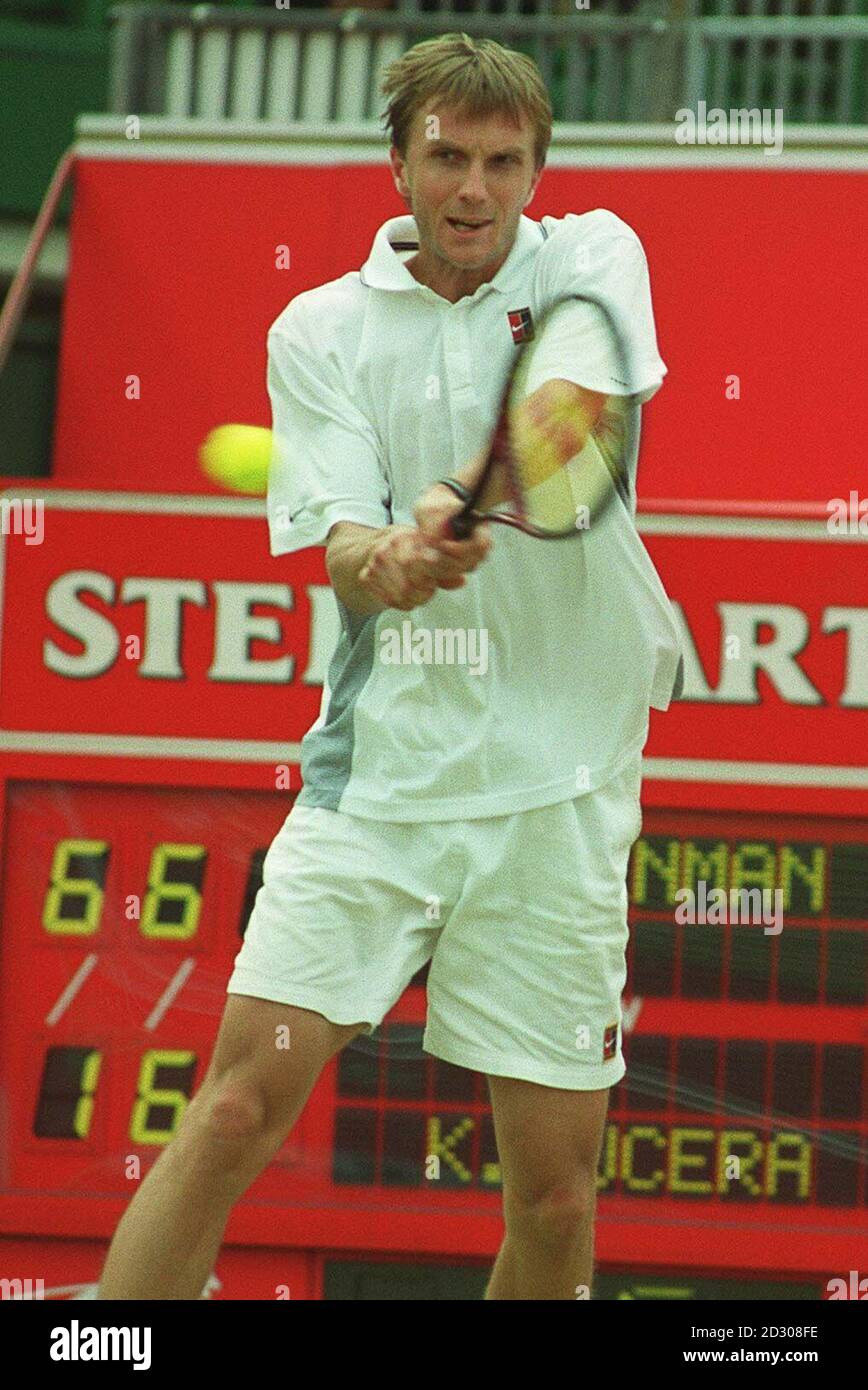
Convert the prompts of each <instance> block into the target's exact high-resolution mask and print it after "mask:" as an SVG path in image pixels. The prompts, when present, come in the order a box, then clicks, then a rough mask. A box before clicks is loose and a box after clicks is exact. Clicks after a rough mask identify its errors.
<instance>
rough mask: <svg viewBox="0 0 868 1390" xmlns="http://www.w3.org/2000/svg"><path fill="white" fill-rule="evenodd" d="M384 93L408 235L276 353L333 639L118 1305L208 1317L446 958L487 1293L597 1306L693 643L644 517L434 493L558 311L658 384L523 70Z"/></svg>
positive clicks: (107, 1294)
mask: <svg viewBox="0 0 868 1390" xmlns="http://www.w3.org/2000/svg"><path fill="white" fill-rule="evenodd" d="M384 92H385V94H386V96H387V97H388V98H389V107H388V112H387V121H388V127H389V131H390V134H391V138H392V150H391V161H392V170H393V174H394V179H395V184H396V187H397V189H398V191H399V193H400V194H401V196H402V197H403V198H404V199H405V201H406V203H407V204H408V206H409V208H410V210H411V213H412V216H402V217H396V218H393V219H391V220H390V221H388V222H387V223H386V224H385V225H384V226H383V227H381V228H380V230H379V232H378V233H377V235H376V237H375V239H374V244H373V249H372V251H371V254H370V256H369V257H368V259H367V260H366V262H365V264H364V266H363V267H362V269H361V270H360V271H351V272H348V273H347V274H346V275H344V276H342V277H341V278H340V279H338V280H335V281H333V282H331V283H329V284H326V285H323V286H321V287H320V288H319V289H314V290H311V291H308V292H306V293H303V294H299V295H297V296H296V298H295V299H294V300H293V301H292V303H291V304H290V305H289V307H288V308H287V309H286V310H285V311H284V312H283V313H282V314H281V315H280V317H279V318H278V319H277V321H276V322H275V324H274V325H273V327H272V329H271V332H270V334H269V389H270V395H271V401H272V406H273V414H274V429H275V433H276V436H277V438H278V441H279V445H280V451H279V458H278V460H277V462H276V464H275V466H274V467H273V470H272V477H271V480H270V485H269V494H268V518H269V524H270V535H271V550H272V554H274V555H281V554H286V553H289V552H291V551H295V550H300V549H303V548H304V547H306V546H311V545H319V544H322V543H323V542H325V543H326V546H327V550H326V560H327V565H328V571H329V574H330V577H331V581H332V585H333V588H334V592H335V595H336V597H337V602H338V607H339V611H340V618H341V634H340V640H339V643H338V646H337V650H336V652H335V654H334V658H333V661H332V663H331V666H330V669H329V673H328V681H327V686H326V689H325V690H324V697H323V705H322V711H321V715H320V718H319V720H318V721H317V723H316V724H315V725H314V727H313V728H312V729H311V730H310V732H309V733H308V735H307V737H306V739H305V741H304V746H303V758H302V768H303V774H304V789H303V791H302V792H301V794H300V796H299V797H298V800H297V802H296V804H295V806H294V807H293V809H292V811H291V813H290V814H289V816H288V817H287V820H286V822H285V823H284V825H283V828H282V829H281V831H280V832H279V834H278V835H277V837H276V839H275V840H274V842H273V844H272V845H271V848H270V850H269V852H268V856H267V858H266V861H265V866H264V883H263V887H262V888H261V890H260V892H259V894H258V896H257V899H256V904H255V907H254V910H253V913H252V915H251V918H250V922H249V924H248V927H247V932H246V936H245V940H244V944H243V946H242V949H241V950H240V952H239V953H238V956H237V959H236V962H235V969H234V972H233V974H232V977H231V979H230V981H229V984H228V991H229V999H228V1001H227V1005H226V1009H225V1013H224V1017H223V1020H222V1023H221V1027H220V1033H219V1037H218V1040H217V1045H216V1048H215V1052H214V1056H213V1058H212V1061H211V1066H210V1069H209V1071H208V1075H207V1076H206V1078H205V1080H204V1082H203V1084H202V1086H201V1087H200V1089H199V1091H198V1092H197V1093H196V1095H195V1096H194V1098H193V1100H192V1102H191V1103H190V1105H189V1107H188V1109H187V1111H186V1114H185V1116H184V1120H183V1122H182V1124H181V1126H180V1129H179V1132H178V1134H177V1136H176V1137H175V1139H174V1140H173V1142H172V1143H171V1144H170V1145H169V1146H168V1148H167V1149H166V1150H165V1151H164V1153H163V1154H162V1155H161V1157H160V1159H159V1161H158V1163H157V1164H156V1165H155V1166H154V1168H153V1170H152V1172H151V1173H150V1174H149V1176H148V1178H147V1180H146V1181H145V1183H144V1184H143V1186H142V1188H141V1190H140V1192H139V1194H138V1195H137V1197H136V1199H135V1200H134V1201H133V1202H132V1204H131V1206H130V1207H129V1209H128V1211H127V1213H126V1215H125V1216H124V1218H123V1221H122V1222H121V1225H120V1227H119V1229H118V1232H117V1234H116V1237H115V1240H114V1243H113V1245H112V1249H111V1252H110V1255H109V1258H108V1262H107V1265H106V1269H105V1272H104V1277H103V1284H102V1286H101V1297H104V1298H155V1297H156V1298H195V1297H197V1296H198V1295H199V1293H200V1291H201V1289H202V1287H203V1285H204V1284H205V1281H206V1279H207V1277H208V1274H209V1272H210V1270H211V1268H212V1265H213V1262H214V1259H215V1257H216V1254H217V1251H218V1248H219V1245H220V1240H221V1237H222V1233H223V1230H224V1227H225V1224H226V1220H227V1217H228V1214H229V1211H230V1210H231V1208H232V1206H233V1204H234V1202H236V1201H237V1200H238V1198H239V1197H240V1196H241V1194H242V1193H243V1192H244V1191H245V1189H246V1188H247V1187H248V1186H249V1184H250V1183H251V1182H252V1181H253V1179H254V1178H255V1177H256V1175H257V1174H258V1173H259V1172H261V1170H262V1169H263V1168H264V1167H265V1165H266V1164H267V1163H268V1162H269V1160H270V1159H271V1157H272V1156H273V1155H274V1153H275V1152H276V1151H277V1149H279V1147H280V1146H281V1144H282V1143H283V1141H284V1139H285V1138H286V1135H287V1134H288V1132H289V1131H290V1129H291V1128H292V1126H293V1124H294V1123H295V1120H296V1118H297V1117H298V1115H299V1113H300V1111H301V1109H302V1107H303V1105H304V1102H305V1100H306V1098H307V1096H308V1094H309V1092H310V1090H311V1088H312V1086H313V1084H314V1082H315V1081H316V1079H317V1077H318V1075H319V1073H320V1071H321V1069H322V1067H323V1065H324V1064H325V1062H326V1061H327V1060H328V1059H329V1058H330V1057H331V1056H333V1055H334V1054H335V1053H336V1052H337V1051H339V1050H340V1048H342V1047H343V1046H345V1045H346V1043H347V1042H349V1041H350V1039H352V1038H353V1037H354V1036H356V1035H357V1034H358V1033H361V1032H368V1033H370V1032H372V1031H373V1029H374V1028H375V1027H376V1026H377V1025H378V1024H379V1023H380V1022H381V1020H382V1019H383V1017H384V1015H385V1014H386V1013H387V1012H388V1011H389V1009H390V1008H391V1007H392V1006H393V1005H394V1004H395V1002H396V1001H397V1000H398V998H399V997H400V995H401V994H402V992H403V990H404V988H405V986H406V985H407V984H408V982H409V981H410V979H411V978H412V977H413V976H414V975H415V974H416V972H417V971H418V970H419V969H420V967H422V966H423V965H424V964H425V963H426V962H428V961H430V971H429V976H428V1016H427V1026H426V1030H425V1035H424V1042H423V1045H424V1047H425V1049H426V1051H428V1052H430V1053H432V1054H433V1055H434V1056H437V1057H440V1058H443V1059H445V1060H446V1061H449V1062H452V1063H455V1064H457V1065H459V1066H463V1067H470V1068H475V1069H478V1070H480V1071H482V1072H484V1073H485V1074H486V1075H487V1076H488V1079H489V1087H490V1094H491V1101H492V1106H493V1114H494V1122H495V1132H496V1138H497V1144H498V1150H499V1155H500V1161H501V1167H502V1177H503V1209H504V1217H505V1228H506V1235H505V1239H504V1242H503V1245H502V1247H501V1250H500V1253H499V1255H498V1257H497V1261H496V1264H495V1266H494V1270H493V1274H492V1277H491V1281H490V1284H489V1287H488V1290H487V1295H486V1296H487V1297H488V1298H491V1299H503V1298H508V1299H532V1298H543V1299H573V1298H576V1297H584V1296H587V1295H588V1292H589V1290H590V1286H591V1279H592V1268H593V1222H594V1207H595V1194H596V1171H597V1165H598V1161H599V1155H600V1148H601V1142H602V1135H603V1126H604V1120H605V1115H606V1107H607V1100H608V1093H609V1088H610V1086H612V1084H613V1083H615V1082H617V1081H619V1080H620V1079H621V1077H622V1076H623V1075H624V1070H625V1067H624V1061H623V1057H622V1051H621V1029H620V1024H621V1013H620V1000H621V994H622V990H623V987H624V983H625V975H626V971H625V958H624V951H625V945H626V941H627V925H626V906H627V904H626V887H625V875H626V866H627V859H628V855H629V850H630V847H631V845H632V843H633V841H634V840H635V838H636V836H637V835H638V833H639V829H640V825H641V813H640V805H639V791H640V781H641V753H642V747H643V745H644V743H645V739H646V736H647V730H648V713H649V707H650V706H652V705H653V706H656V707H657V708H659V709H665V708H666V707H667V706H668V704H669V701H670V698H671V696H672V694H673V688H674V685H675V681H676V675H677V664H678V656H679V650H678V633H677V628H676V625H675V621H674V617H673V613H672V610H671V607H670V605H669V601H668V599H667V598H666V595H665V592H664V590H663V588H662V586H661V584H660V581H659V578H658V576H657V574H656V572H655V570H654V567H653V565H652V564H651V561H650V558H649V556H648V554H647V552H646V550H645V548H644V546H643V545H642V543H641V541H640V539H639V537H638V534H637V532H636V529H635V526H634V524H633V518H632V515H631V508H630V507H629V506H619V507H618V508H616V509H614V510H610V512H609V514H608V519H607V523H606V532H605V538H603V536H602V535H601V536H594V535H592V534H591V533H589V534H588V536H586V537H583V538H581V539H577V540H575V541H563V542H556V543H555V542H553V543H551V544H544V543H542V542H540V541H536V540H532V539H530V538H528V537H527V536H525V535H522V534H517V533H514V532H512V531H509V530H508V529H507V528H505V527H504V528H502V530H501V534H499V535H498V536H497V538H496V540H495V541H494V543H493V544H492V537H491V534H490V533H489V530H488V529H487V528H486V527H485V526H482V527H479V528H478V529H477V530H476V531H475V532H474V533H473V534H472V535H471V537H470V538H468V539H467V540H462V541H457V540H454V539H452V538H451V535H450V528H449V518H450V517H451V516H453V515H454V514H455V513H456V512H457V511H459V510H460V508H461V505H462V504H461V501H460V500H459V498H458V496H456V494H455V492H454V491H453V490H452V489H451V488H450V487H448V486H446V485H443V484H441V483H440V482H439V481H438V480H439V479H441V478H443V477H444V476H450V475H451V476H452V477H453V478H457V479H458V480H459V481H463V482H464V483H471V482H472V481H473V479H474V477H475V474H476V471H477V470H478V469H479V466H480V457H481V453H482V451H483V450H484V446H485V443H486V440H487V438H488V436H489V434H490V431H491V429H492V426H493V424H494V421H495V418H496V415H497V407H498V403H499V400H500V395H501V391H502V387H503V383H504V380H505V378H506V376H507V373H508V369H509V366H510V362H511V360H512V358H513V356H514V353H515V343H516V340H517V339H518V338H520V337H521V335H522V332H523V326H524V327H525V328H526V326H527V325H528V324H529V323H530V322H532V321H533V318H534V316H536V315H537V314H539V313H540V312H542V311H543V310H544V309H545V307H546V306H547V305H548V304H549V303H550V302H551V301H552V300H553V299H554V298H557V297H559V296H561V295H565V294H569V293H570V290H571V289H573V290H575V291H576V292H579V291H581V289H582V288H583V287H585V288H590V289H592V290H593V291H594V292H595V293H597V294H598V295H606V296H608V297H609V299H610V301H611V302H612V303H613V304H614V305H616V306H617V308H618V309H619V311H620V312H621V314H622V316H623V318H624V320H625V322H626V323H627V324H629V327H630V332H631V335H632V339H633V342H632V347H633V352H634V355H635V358H636V360H637V362H638V364H639V365H638V379H637V380H636V382H635V385H636V393H635V401H634V402H633V408H635V409H637V410H638V408H639V405H638V402H639V401H642V400H645V399H647V398H648V397H649V396H650V395H651V394H653V392H654V391H655V390H656V389H657V388H658V387H659V385H660V383H661V381H662V379H663V375H664V373H665V371H666V368H665V366H664V364H663V362H662V361H661V359H660V356H659V354H658V351H657V345H656V339H655V331H654V323H653V317H652V311H651V300H650V292H649V284H648V272H647V266H646V261H645V256H644V253H643V251H642V247H641V245H640V242H639V240H638V238H637V236H636V235H635V233H634V232H633V231H632V230H631V229H630V227H628V226H627V225H626V224H625V223H624V222H623V221H621V220H620V219H619V218H618V217H617V216H615V215H614V214H613V213H611V212H607V211H602V210H597V211H592V212H586V213H582V214H579V215H576V214H568V215H567V216H566V217H563V218H554V217H543V218H542V220H541V221H540V222H536V221H533V220H531V219H530V218H528V217H527V216H526V215H525V214H524V209H525V208H526V207H527V205H528V204H529V203H530V201H531V199H532V197H533V195H534V192H535V190H536V188H537V184H538V182H539V179H540V176H541V173H542V167H543V163H544V160H545V156H546V151H547V148H548V144H549V140H550V136H551V107H550V104H549V100H548V96H547V94H546V92H545V89H544V86H543V83H542V80H541V77H540V74H539V71H538V70H537V68H536V67H535V65H534V64H533V63H532V62H531V61H530V60H529V59H528V58H526V57H524V56H522V55H520V54H518V53H513V52H510V51H508V50H507V49H505V48H503V47H501V46H500V45H498V44H497V43H494V42H492V41H489V40H482V41H474V40H471V39H469V38H468V37H467V36H465V35H458V34H450V35H447V36H445V37H443V38H439V39H436V40H430V41H426V42H424V43H420V44H418V45H417V46H416V47H415V48H412V49H410V50H409V52H407V53H405V54H404V56H403V57H402V58H400V59H399V60H398V61H397V62H395V63H393V64H392V65H391V67H390V69H389V70H388V73H387V78H386V82H385V85H384ZM577 312H579V310H578V309H577ZM583 341H584V340H583V324H582V322H581V317H580V316H579V317H578V318H577V321H576V343H575V351H574V352H569V351H566V350H565V360H564V362H563V364H561V367H560V369H559V375H560V376H562V377H563V379H565V380H567V381H571V382H573V383H575V384H576V385H577V386H581V384H582V373H583V371H586V370H587V363H586V361H585V359H584V356H583ZM632 464H633V467H634V468H635V459H634V460H633V461H632ZM633 505H634V506H635V498H634V499H633ZM438 632H439V633H440V635H441V636H440V643H441V645H440V647H439V648H438V645H437V640H435V639H436V637H437V633H438ZM443 634H451V635H452V636H451V638H450V639H449V642H450V644H449V645H448V647H447V646H446V645H444V641H445V639H444V638H443ZM438 651H439V652H440V657H441V659H440V660H438V655H437V654H438ZM282 1025H288V1027H289V1032H290V1037H291V1046H290V1048H289V1049H288V1050H287V1049H286V1048H285V1047H280V1046H279V1045H277V1042H276V1039H277V1037H278V1035H279V1032H280V1029H281V1026H282ZM418 1157H419V1163H420V1166H421V1165H423V1164H424V1162H425V1157H426V1156H425V1155H424V1154H422V1153H420V1154H419V1156H418Z"/></svg>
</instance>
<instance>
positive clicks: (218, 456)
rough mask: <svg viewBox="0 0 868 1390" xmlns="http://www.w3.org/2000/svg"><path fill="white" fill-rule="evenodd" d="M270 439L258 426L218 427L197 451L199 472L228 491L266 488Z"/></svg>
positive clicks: (264, 490) (265, 489)
mask: <svg viewBox="0 0 868 1390" xmlns="http://www.w3.org/2000/svg"><path fill="white" fill-rule="evenodd" d="M272 444H273V436H272V433H271V430H266V429H263V428H262V427H261V426H260V425H218V426H217V429H215V430H212V431H211V433H210V434H209V435H208V438H207V439H206V440H205V442H204V444H203V445H202V447H201V449H200V450H199V463H200V465H201V468H202V472H203V473H205V474H206V475H207V477H209V478H210V479H211V481H212V482H215V483H219V484H220V486H221V487H225V488H227V489H228V491H229V492H252V493H257V494H259V495H260V496H261V495H262V494H264V493H265V492H266V491H267V488H268V466H269V464H270V462H271V449H272Z"/></svg>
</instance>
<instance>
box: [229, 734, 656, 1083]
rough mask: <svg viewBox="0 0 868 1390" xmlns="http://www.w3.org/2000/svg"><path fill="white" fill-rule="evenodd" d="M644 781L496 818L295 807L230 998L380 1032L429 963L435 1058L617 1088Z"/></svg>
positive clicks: (273, 851)
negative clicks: (271, 1003) (426, 818)
mask: <svg viewBox="0 0 868 1390" xmlns="http://www.w3.org/2000/svg"><path fill="white" fill-rule="evenodd" d="M641 778H642V762H641V757H640V756H638V755H637V757H636V758H635V759H634V760H632V761H631V762H630V764H629V765H628V767H627V769H626V770H625V771H623V772H620V773H618V774H617V775H616V776H615V777H613V778H611V779H610V780H609V781H608V782H607V783H606V784H605V786H603V787H600V788H598V789H597V790H596V791H593V792H586V793H585V794H584V795H582V796H578V797H576V799H575V800H574V801H562V802H558V803H556V804H555V805H552V806H543V807H540V808H538V809H537V810H533V811H521V812H518V813H516V814H514V815H506V816H491V817H487V818H485V819H481V820H462V821H446V822H443V821H437V822H433V823H423V824H419V823H406V822H397V823H396V822H389V823H384V822H381V821H373V820H367V819H364V820H363V819H361V818H359V817H357V816H349V815H346V814H344V813H342V812H338V811H329V810H325V809H323V808H321V807H310V806H295V807H294V808H293V809H292V811H290V813H289V815H288V816H287V818H286V820H285V822H284V824H283V826H282V828H281V829H280V831H279V832H278V834H277V836H276V837H275V839H274V841H273V843H272V845H271V847H270V849H269V851H268V854H267V855H266V857H265V862H264V866H263V883H262V887H261V888H260V890H259V892H258V894H257V896H256V901H255V904H254V907H253V911H252V913H251V915H250V920H249V922H248V925H247V931H246V934H245V937H244V944H243V945H242V947H241V950H240V951H239V952H238V955H237V956H236V958H235V968H234V971H233V973H232V976H231V977H230V980H229V983H228V985H227V992H228V993H229V994H246V995H252V996H255V997H258V998H261V999H270V1000H276V1001H277V1002H279V1003H283V1004H295V1005H297V1006H298V1007H300V1008H304V1009H313V1010H315V1011H316V1012H318V1013H321V1014H323V1015H324V1016H325V1017H326V1018H328V1019H330V1020H331V1021H332V1022H334V1023H361V1022H366V1023H367V1024H368V1031H369V1032H373V1030H374V1028H375V1027H376V1026H377V1025H379V1023H380V1022H381V1021H382V1019H383V1018H384V1017H385V1015H386V1014H387V1013H388V1012H389V1010H390V1009H391V1008H392V1007H393V1005H394V1004H395V1003H396V1002H397V1001H398V999H399V998H400V997H401V995H402V993H403V992H404V989H405V988H406V986H407V985H408V983H409V982H410V980H411V979H412V978H413V976H414V975H415V974H416V972H417V971H418V970H420V969H421V968H422V966H423V965H425V963H426V962H427V961H429V960H430V962H431V964H430V969H429V972H428V981H427V992H428V1010H427V1022H426V1028H425V1034H424V1037H423V1041H422V1046H423V1048H424V1049H425V1051H426V1052H429V1053H432V1054H433V1055H434V1056H435V1057H441V1058H443V1059H444V1060H445V1061H447V1062H453V1063H455V1064H456V1065H457V1066H461V1067H470V1068H472V1069H474V1070H476V1071H481V1072H486V1073H489V1074H491V1075H494V1076H512V1077H517V1078H520V1079H523V1080H526V1081H536V1082H538V1083H540V1084H542V1085H546V1086H558V1087H563V1088H565V1089H568V1090H579V1091H586V1090H587V1091H591V1090H598V1089H601V1088H604V1087H607V1086H611V1085H614V1084H615V1083H616V1082H618V1081H620V1080H621V1078H622V1077H623V1075H624V1072H625V1066H624V1059H623V1055H622V1052H621V994H622V992H623V989H624V983H625V980H626V974H627V971H626V962H625V949H626V945H627V934H628V933H627V885H626V876H627V861H628V858H629V854H630V848H631V846H632V844H633V842H634V840H635V839H636V837H637V836H638V834H639V831H640V829H641V826H642V813H641V809H640V804H639V792H640V786H641Z"/></svg>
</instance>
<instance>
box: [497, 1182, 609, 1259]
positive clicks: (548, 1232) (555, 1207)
mask: <svg viewBox="0 0 868 1390" xmlns="http://www.w3.org/2000/svg"><path fill="white" fill-rule="evenodd" d="M595 1196H596V1193H595V1187H594V1185H592V1184H589V1183H587V1182H583V1181H580V1180H577V1181H575V1182H572V1183H569V1184H563V1185H558V1186H554V1187H548V1188H542V1189H537V1190H530V1191H528V1190H525V1191H521V1190H518V1191H512V1192H510V1191H508V1190H507V1191H506V1192H505V1193H504V1219H505V1222H506V1227H507V1231H508V1232H509V1233H510V1234H511V1235H514V1236H516V1237H517V1238H518V1239H520V1240H526V1241H531V1242H533V1243H535V1244H542V1245H546V1246H561V1245H572V1244H574V1243H575V1241H576V1240H578V1239H579V1238H580V1237H581V1235H582V1230H583V1227H584V1225H585V1224H586V1222H587V1221H588V1220H589V1219H592V1218H593V1214H594V1206H595Z"/></svg>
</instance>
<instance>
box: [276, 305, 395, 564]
mask: <svg viewBox="0 0 868 1390" xmlns="http://www.w3.org/2000/svg"><path fill="white" fill-rule="evenodd" d="M293 311H296V312H293ZM313 341H314V340H313V339H312V337H309V336H308V335H307V332H306V328H305V318H304V315H303V314H302V313H301V312H298V306H297V305H296V303H295V302H293V304H292V305H290V309H289V310H288V311H286V312H285V313H284V314H283V315H282V316H281V318H280V319H279V320H278V321H277V322H276V323H275V324H274V325H272V328H271V329H270V331H269V334H268V374H267V380H268V395H269V398H270V400H271V412H272V430H273V433H274V452H273V455H272V460H271V467H270V470H269V478H268V498H267V504H266V510H267V515H268V528H269V536H270V542H271V554H272V555H286V554H289V553H290V552H292V551H295V550H304V549H305V548H306V547H307V546H311V545H322V544H323V542H324V541H325V539H326V537H327V535H328V533H329V530H330V529H331V527H332V526H333V525H334V524H335V522H337V521H355V522H358V524H359V525H361V526H373V527H377V526H388V525H389V523H390V521H391V516H390V512H389V503H390V496H389V485H388V479H387V475H386V470H385V467H384V463H383V460H382V457H381V450H380V447H379V443H378V440H377V436H376V434H375V431H374V429H373V427H372V425H371V423H370V421H369V420H368V419H367V418H366V416H365V415H364V414H363V413H362V412H361V411H360V410H359V409H358V407H357V406H356V405H355V403H354V402H353V400H352V398H351V396H350V394H349V392H348V391H347V389H346V387H345V386H344V384H343V382H342V380H341V378H340V371H339V367H338V364H337V362H336V361H335V359H334V356H333V355H332V354H328V353H326V352H324V351H317V350H316V349H315V348H314V345H313Z"/></svg>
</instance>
